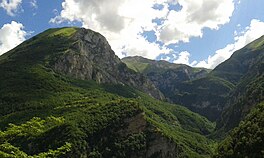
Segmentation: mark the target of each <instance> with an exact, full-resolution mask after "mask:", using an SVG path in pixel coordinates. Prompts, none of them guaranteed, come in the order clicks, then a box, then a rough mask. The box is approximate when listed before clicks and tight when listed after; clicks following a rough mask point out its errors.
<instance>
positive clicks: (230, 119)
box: [217, 36, 264, 131]
mask: <svg viewBox="0 0 264 158" xmlns="http://www.w3.org/2000/svg"><path fill="white" fill-rule="evenodd" d="M235 61H236V62H235ZM239 61H240V62H239ZM230 63H231V64H232V66H230V67H235V68H237V74H235V72H234V71H235V70H233V69H232V68H230V69H229V71H225V67H226V66H227V65H230ZM218 69H220V70H221V71H222V72H223V71H225V72H227V73H229V75H228V76H230V78H232V79H234V78H237V77H235V76H240V77H239V78H238V79H236V80H237V81H236V80H233V81H234V82H235V83H236V88H235V89H234V90H233V91H232V93H231V94H230V97H229V99H228V101H227V104H226V107H227V108H226V109H225V111H224V112H223V115H222V117H221V119H220V120H219V121H218V125H217V126H218V128H224V129H225V131H228V130H230V129H232V128H234V127H236V126H237V125H238V124H239V122H240V121H241V120H243V119H244V118H245V116H246V115H247V114H248V113H249V112H250V110H251V109H253V108H254V107H255V106H256V105H257V104H259V103H261V102H263V100H264V95H263V92H264V36H262V37H260V38H259V39H257V40H255V41H253V42H252V43H250V44H248V45H247V46H245V47H244V48H242V49H241V50H239V51H237V52H235V53H234V54H233V55H232V56H231V58H230V59H229V60H227V61H226V62H224V63H223V64H222V65H220V66H219V67H218ZM231 73H232V74H235V75H233V76H232V75H230V74H231ZM238 74H239V75H238ZM230 78H229V80H230ZM227 79H228V78H227Z"/></svg>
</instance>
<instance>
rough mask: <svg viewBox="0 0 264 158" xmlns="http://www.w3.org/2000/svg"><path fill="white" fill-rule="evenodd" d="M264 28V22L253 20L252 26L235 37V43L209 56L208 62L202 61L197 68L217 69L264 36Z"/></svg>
mask: <svg viewBox="0 0 264 158" xmlns="http://www.w3.org/2000/svg"><path fill="white" fill-rule="evenodd" d="M263 28H264V22H261V21H259V20H256V19H253V20H251V23H250V26H248V27H246V29H245V30H244V31H242V32H241V33H239V34H238V36H235V38H234V41H235V42H234V43H232V44H228V45H227V46H226V47H225V48H222V49H219V50H217V51H216V52H215V54H214V55H213V56H209V57H208V59H207V60H203V61H200V62H199V63H198V64H197V65H196V67H205V68H215V67H216V66H217V65H218V64H220V63H222V62H223V61H225V60H226V59H228V58H230V56H231V55H232V54H233V52H235V51H236V50H239V49H241V48H242V47H244V46H245V45H247V44H248V43H250V42H252V41H254V40H255V39H257V38H259V37H261V36H262V35H264V29H263Z"/></svg>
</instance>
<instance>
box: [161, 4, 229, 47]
mask: <svg viewBox="0 0 264 158" xmlns="http://www.w3.org/2000/svg"><path fill="white" fill-rule="evenodd" d="M178 3H179V4H180V5H181V6H182V9H181V10H180V11H178V12H177V11H174V10H171V11H169V12H168V14H167V17H166V19H167V20H166V21H165V22H164V23H163V25H161V26H159V29H158V38H159V39H160V40H161V41H163V42H165V43H166V44H171V43H178V42H179V41H182V42H188V41H189V39H190V38H191V37H202V35H203V32H202V31H203V29H204V28H209V29H219V27H220V26H221V25H224V24H226V23H228V22H229V21H230V17H231V16H232V13H233V11H234V2H233V1H232V0H221V1H219V0H199V1H193V0H179V1H178Z"/></svg>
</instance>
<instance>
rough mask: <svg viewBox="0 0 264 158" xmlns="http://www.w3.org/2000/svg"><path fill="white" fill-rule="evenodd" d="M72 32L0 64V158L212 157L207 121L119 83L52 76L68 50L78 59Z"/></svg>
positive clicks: (48, 37) (29, 45) (52, 35)
mask: <svg viewBox="0 0 264 158" xmlns="http://www.w3.org/2000/svg"><path fill="white" fill-rule="evenodd" d="M81 31H82V30H81ZM88 31H89V30H88ZM78 33H80V29H78V28H62V29H49V30H47V31H45V32H44V33H42V34H40V35H38V36H35V37H33V38H32V39H30V40H28V41H26V42H24V43H22V44H21V45H19V46H18V47H16V48H15V49H13V50H11V51H9V52H7V53H5V54H4V55H2V56H1V57H0V74H1V75H0V93H1V95H0V108H1V111H0V129H1V131H0V138H1V140H0V156H3V157H21V155H22V156H24V157H29V156H28V155H33V156H34V157H38V156H39V155H42V156H43V155H44V156H43V157H58V156H63V157H133V156H136V157H177V156H178V157H208V156H209V155H210V154H212V151H213V148H212V146H213V145H214V142H213V141H212V140H210V139H208V138H207V137H206V135H208V134H210V133H211V132H212V131H213V129H214V124H213V123H211V122H210V121H208V120H207V119H206V118H204V117H202V116H200V115H198V114H196V113H193V112H191V111H189V110H188V109H186V108H184V107H181V106H179V105H174V104H169V103H165V102H162V101H159V100H156V99H154V98H153V97H151V96H150V95H148V94H145V93H143V92H141V91H139V90H138V89H136V88H133V87H131V86H128V85H126V84H124V83H126V82H123V83H122V84H113V83H111V82H109V83H107V82H106V83H100V84H99V83H98V80H96V79H95V80H92V79H91V80H87V79H79V78H78V76H77V77H76V76H71V75H70V74H64V73H63V72H58V69H54V65H55V64H56V63H57V61H58V60H60V59H61V57H64V56H66V55H67V54H68V53H72V52H71V51H72V50H75V51H76V52H75V53H77V54H78V52H77V50H76V47H75V46H76V45H75V44H76V42H77V41H76V39H75V38H76V36H75V35H76V34H78ZM92 34H93V35H94V36H97V34H96V33H92ZM98 36H99V35H98ZM73 37H75V38H73ZM94 38H96V37H94ZM79 40H82V39H79ZM95 49H96V48H95ZM113 65H114V64H113ZM124 69H125V68H124ZM122 70H123V69H122ZM67 72H70V71H68V70H67ZM97 72H103V71H101V70H97ZM122 73H127V74H128V73H129V72H126V71H123V72H122ZM102 74H103V73H102ZM103 75H104V74H103ZM97 77H98V76H97ZM112 80H113V81H114V79H111V81H112ZM100 81H101V80H100ZM127 83H130V82H127ZM144 85H146V84H144Z"/></svg>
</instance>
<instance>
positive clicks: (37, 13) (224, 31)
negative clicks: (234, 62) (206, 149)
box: [0, 0, 264, 68]
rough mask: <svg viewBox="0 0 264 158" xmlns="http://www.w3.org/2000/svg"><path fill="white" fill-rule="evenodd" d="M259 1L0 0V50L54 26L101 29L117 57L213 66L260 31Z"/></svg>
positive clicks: (263, 22)
mask: <svg viewBox="0 0 264 158" xmlns="http://www.w3.org/2000/svg"><path fill="white" fill-rule="evenodd" d="M263 6H264V1H263V0H254V1H252V0H241V1H239V0H221V1H219V0H197V1H193V0H111V1H109V0H0V54H3V53H5V52H6V51H8V50H10V49H12V48H13V47H15V46H16V45H18V44H19V43H21V42H23V41H24V40H26V39H28V38H30V37H32V36H34V35H36V34H38V33H40V32H42V31H44V30H46V29H48V28H53V27H64V26H78V27H85V28H90V29H93V30H95V31H98V32H100V33H101V34H103V35H104V36H105V37H106V38H107V39H108V41H109V43H110V45H111V47H112V49H113V50H114V51H115V52H116V54H117V55H118V56H119V57H120V58H122V57H125V56H135V55H140V56H143V57H146V58H150V59H157V60H167V61H170V62H173V63H184V64H188V65H190V66H196V67H206V68H214V67H215V66H217V65H218V64H219V63H221V62H223V61H224V60H226V59H227V58H229V57H230V56H231V55H232V53H233V52H234V51H235V50H237V49H240V48H241V47H243V46H244V45H246V44H247V43H249V42H251V41H253V40H254V39H256V38H258V37H260V36H261V35H263V34H264V9H263Z"/></svg>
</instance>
